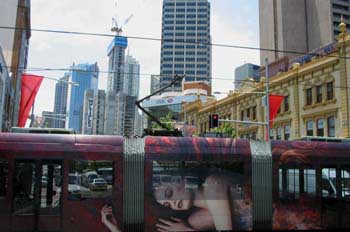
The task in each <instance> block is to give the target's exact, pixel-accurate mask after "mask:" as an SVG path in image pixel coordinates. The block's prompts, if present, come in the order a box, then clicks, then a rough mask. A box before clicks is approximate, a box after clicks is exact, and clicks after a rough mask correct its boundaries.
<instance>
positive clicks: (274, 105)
mask: <svg viewBox="0 0 350 232" xmlns="http://www.w3.org/2000/svg"><path fill="white" fill-rule="evenodd" d="M283 99H284V96H280V95H269V100H270V127H272V125H273V120H274V119H275V118H276V115H277V112H278V109H279V108H280V106H281V103H282V101H283Z"/></svg>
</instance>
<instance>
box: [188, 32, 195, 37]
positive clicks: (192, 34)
mask: <svg viewBox="0 0 350 232" xmlns="http://www.w3.org/2000/svg"><path fill="white" fill-rule="evenodd" d="M186 36H196V33H193V32H187V34H186Z"/></svg>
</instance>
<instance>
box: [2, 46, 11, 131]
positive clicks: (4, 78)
mask: <svg viewBox="0 0 350 232" xmlns="http://www.w3.org/2000/svg"><path fill="white" fill-rule="evenodd" d="M9 84H10V78H9V75H8V72H7V67H6V63H5V59H4V56H3V55H2V50H1V46H0V132H1V131H2V125H3V115H4V114H5V111H4V107H5V96H6V90H7V89H8V87H9Z"/></svg>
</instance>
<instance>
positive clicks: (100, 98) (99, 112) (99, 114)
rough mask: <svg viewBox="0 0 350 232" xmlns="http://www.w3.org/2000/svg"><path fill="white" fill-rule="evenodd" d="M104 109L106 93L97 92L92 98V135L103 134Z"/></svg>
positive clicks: (102, 91)
mask: <svg viewBox="0 0 350 232" xmlns="http://www.w3.org/2000/svg"><path fill="white" fill-rule="evenodd" d="M105 107H106V92H105V91H104V90H98V92H97V94H96V93H95V96H94V115H93V127H92V133H93V134H94V135H103V134H104V122H105V120H104V117H105Z"/></svg>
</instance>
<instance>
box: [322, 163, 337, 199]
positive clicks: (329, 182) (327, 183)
mask: <svg viewBox="0 0 350 232" xmlns="http://www.w3.org/2000/svg"><path fill="white" fill-rule="evenodd" d="M335 183H336V169H335V168H323V169H322V197H330V198H336V197H337V190H336V187H335V186H336V184H335Z"/></svg>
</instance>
